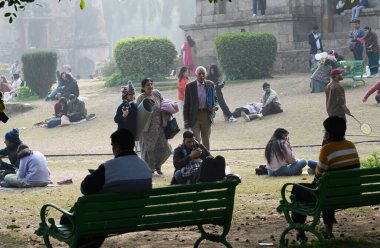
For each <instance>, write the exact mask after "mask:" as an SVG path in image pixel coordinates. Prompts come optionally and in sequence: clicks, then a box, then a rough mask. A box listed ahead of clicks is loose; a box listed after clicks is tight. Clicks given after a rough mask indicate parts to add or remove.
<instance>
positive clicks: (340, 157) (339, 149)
mask: <svg viewBox="0 0 380 248" xmlns="http://www.w3.org/2000/svg"><path fill="white" fill-rule="evenodd" d="M323 127H324V128H325V136H324V138H325V140H326V141H327V143H326V144H325V145H324V146H323V147H322V148H321V150H320V153H319V162H318V165H317V168H316V170H315V177H314V180H313V183H312V184H303V185H304V186H307V187H311V188H315V186H316V183H317V182H318V180H319V178H320V177H321V176H322V175H323V173H324V172H326V171H335V170H350V169H359V168H360V160H359V155H358V152H357V150H356V147H355V145H354V144H353V143H352V142H351V141H348V140H346V139H345V138H344V136H345V134H346V129H347V126H346V120H344V119H343V118H341V117H338V116H330V117H329V118H327V119H326V120H325V121H324V122H323ZM292 194H293V195H295V197H296V200H297V201H315V198H314V197H313V196H312V195H310V194H307V192H305V191H303V190H302V189H300V188H297V187H293V190H292ZM322 218H323V222H324V223H325V229H326V238H332V237H334V235H333V233H332V229H333V223H336V219H335V210H334V209H331V210H326V211H323V215H322ZM292 219H293V221H294V222H296V223H305V221H306V216H305V215H300V214H296V213H292ZM297 240H298V241H299V242H300V243H306V242H307V238H306V236H305V233H304V231H301V230H298V233H297Z"/></svg>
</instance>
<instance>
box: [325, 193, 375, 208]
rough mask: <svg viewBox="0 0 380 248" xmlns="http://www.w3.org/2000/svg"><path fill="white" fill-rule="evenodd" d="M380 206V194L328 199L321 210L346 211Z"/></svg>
mask: <svg viewBox="0 0 380 248" xmlns="http://www.w3.org/2000/svg"><path fill="white" fill-rule="evenodd" d="M377 204H380V193H379V192H378V193H375V194H362V195H352V196H345V197H334V198H326V199H324V200H323V202H321V209H345V208H349V207H361V206H369V205H377Z"/></svg>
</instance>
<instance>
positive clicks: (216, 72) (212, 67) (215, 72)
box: [208, 65, 221, 78]
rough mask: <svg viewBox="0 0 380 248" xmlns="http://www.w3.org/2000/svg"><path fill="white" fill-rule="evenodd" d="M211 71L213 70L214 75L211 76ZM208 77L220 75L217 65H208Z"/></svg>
mask: <svg viewBox="0 0 380 248" xmlns="http://www.w3.org/2000/svg"><path fill="white" fill-rule="evenodd" d="M211 69H212V70H214V74H212V75H211ZM208 75H210V76H214V77H218V78H219V77H220V75H221V73H220V70H219V68H218V66H217V65H210V69H209V74H208Z"/></svg>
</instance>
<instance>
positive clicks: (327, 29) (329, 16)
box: [321, 0, 335, 33]
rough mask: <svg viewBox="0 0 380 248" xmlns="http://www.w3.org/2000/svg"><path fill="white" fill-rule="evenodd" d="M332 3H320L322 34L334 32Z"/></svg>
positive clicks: (325, 1)
mask: <svg viewBox="0 0 380 248" xmlns="http://www.w3.org/2000/svg"><path fill="white" fill-rule="evenodd" d="M334 9H335V4H334V1H331V0H323V1H321V13H323V15H322V27H321V32H322V33H332V32H334Z"/></svg>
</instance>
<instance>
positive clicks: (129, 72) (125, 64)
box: [113, 36, 177, 80]
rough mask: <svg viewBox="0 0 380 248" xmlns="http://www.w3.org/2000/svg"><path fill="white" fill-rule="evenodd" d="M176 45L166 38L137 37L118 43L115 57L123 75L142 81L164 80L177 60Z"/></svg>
mask: <svg viewBox="0 0 380 248" xmlns="http://www.w3.org/2000/svg"><path fill="white" fill-rule="evenodd" d="M176 54H177V52H176V50H175V46H174V44H173V43H172V42H171V41H170V40H168V39H166V38H153V37H146V36H141V37H136V38H128V39H124V40H120V41H118V42H117V44H116V46H115V48H114V50H113V56H114V58H115V62H116V65H117V66H118V68H119V69H120V71H121V73H122V75H124V76H128V77H129V78H130V79H132V80H133V79H138V80H141V79H142V78H145V77H152V78H154V79H155V80H157V79H160V78H164V77H165V76H167V75H168V74H169V72H170V70H171V69H172V66H173V64H174V59H175V58H176Z"/></svg>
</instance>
